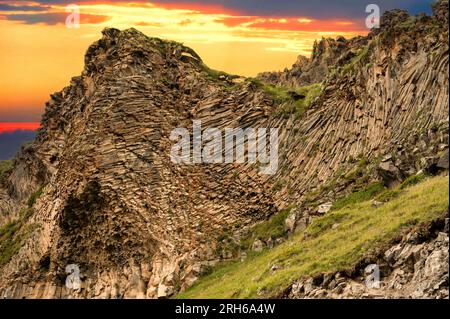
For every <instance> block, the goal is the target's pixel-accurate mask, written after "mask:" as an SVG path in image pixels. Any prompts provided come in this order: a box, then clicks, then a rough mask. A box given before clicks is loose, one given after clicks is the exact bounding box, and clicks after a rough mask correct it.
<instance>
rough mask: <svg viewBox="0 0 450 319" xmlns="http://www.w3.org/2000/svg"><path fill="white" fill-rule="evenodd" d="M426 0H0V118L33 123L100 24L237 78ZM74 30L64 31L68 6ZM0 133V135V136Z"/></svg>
mask: <svg viewBox="0 0 450 319" xmlns="http://www.w3.org/2000/svg"><path fill="white" fill-rule="evenodd" d="M430 2H431V0H381V1H373V0H367V1H358V0H342V1H311V0H307V1H306V0H291V1H287V0H249V1H245V0H228V1H227V0H213V1H202V0H187V1H184V0H172V1H171V0H167V1H165V0H154V1H150V2H149V1H93V0H90V1H76V0H72V1H63V0H49V1H2V0H0V73H1V76H0V122H35V121H39V119H40V116H41V114H42V112H43V110H44V103H45V101H46V100H48V97H49V95H50V94H51V93H53V92H55V91H59V90H61V89H62V88H63V87H64V86H66V85H67V84H68V83H69V80H70V78H71V77H73V76H76V75H79V74H80V72H81V70H82V68H83V58H84V53H85V51H86V49H87V47H88V46H89V45H90V44H91V43H92V42H94V41H96V40H97V39H98V38H99V37H100V36H101V34H100V31H101V30H102V29H103V28H105V27H107V26H108V27H116V28H119V29H125V28H129V27H135V28H137V29H139V30H141V31H142V32H144V33H145V34H147V35H149V36H156V37H160V38H163V39H171V40H176V41H179V42H183V43H184V44H185V45H187V46H190V47H192V48H193V49H194V50H196V51H197V53H199V55H200V56H201V57H202V58H203V60H204V61H205V63H206V64H208V65H209V66H210V67H212V68H215V69H220V70H224V71H227V72H230V73H235V74H241V75H245V76H254V75H256V74H257V73H258V72H262V71H269V70H281V69H284V68H285V67H290V66H291V65H292V64H293V63H294V62H295V60H296V58H297V56H298V55H299V54H303V55H307V56H308V55H309V54H310V50H311V47H312V44H313V42H314V40H315V39H320V38H321V37H336V36H337V35H343V36H345V37H353V36H355V35H358V34H366V33H367V32H368V30H367V29H366V27H365V25H364V21H365V18H366V16H367V13H366V12H365V8H366V6H367V5H368V4H370V3H377V4H378V5H379V6H380V8H381V11H385V10H388V9H392V8H403V9H407V10H409V11H410V12H411V13H414V14H415V13H418V12H429V8H428V7H429V3H430ZM70 3H74V4H77V5H79V6H80V13H81V26H80V28H79V29H73V28H72V29H69V28H67V27H66V26H65V20H66V17H67V15H68V13H66V10H65V9H66V5H67V4H70ZM0 132H1V130H0Z"/></svg>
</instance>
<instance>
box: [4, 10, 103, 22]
mask: <svg viewBox="0 0 450 319" xmlns="http://www.w3.org/2000/svg"><path fill="white" fill-rule="evenodd" d="M2 18H4V19H6V20H11V21H20V22H22V23H25V24H36V23H45V24H48V25H55V24H59V23H65V21H66V18H67V13H65V12H52V13H36V14H19V13H15V14H5V15H3V16H2ZM109 19H110V17H107V16H102V15H94V14H80V23H82V24H89V23H90V24H97V23H102V22H105V21H108V20H109Z"/></svg>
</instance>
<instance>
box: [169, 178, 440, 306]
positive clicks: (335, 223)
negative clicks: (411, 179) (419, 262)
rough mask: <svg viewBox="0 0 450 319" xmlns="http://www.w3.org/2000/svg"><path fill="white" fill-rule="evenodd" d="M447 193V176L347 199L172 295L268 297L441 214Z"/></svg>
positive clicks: (346, 265)
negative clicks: (375, 196) (378, 195)
mask: <svg viewBox="0 0 450 319" xmlns="http://www.w3.org/2000/svg"><path fill="white" fill-rule="evenodd" d="M374 188H375V187H374ZM397 190H398V191H400V189H399V188H398V189H397ZM448 196H449V183H448V177H447V176H440V177H433V178H429V179H426V180H425V181H422V182H421V183H419V184H417V185H414V186H411V187H408V188H406V189H404V190H402V191H401V192H400V193H398V196H397V197H394V198H392V199H391V200H390V201H389V202H387V203H385V204H383V205H381V206H378V207H374V206H373V205H372V202H371V201H363V202H357V203H356V202H355V203H353V204H349V205H347V206H345V207H344V208H342V209H339V210H335V211H332V212H330V213H328V214H326V215H324V216H322V217H319V218H316V219H315V220H314V221H313V223H312V224H311V225H310V226H309V227H308V228H307V229H306V230H305V231H303V232H298V233H296V234H294V235H293V236H292V237H290V238H289V239H288V240H287V241H286V242H284V243H283V244H281V245H279V246H276V247H275V248H273V249H270V250H263V251H262V252H261V253H254V254H250V255H249V257H248V258H247V259H245V260H244V261H242V262H233V263H229V264H226V265H223V266H221V267H219V268H218V269H216V270H215V271H213V272H212V273H211V274H209V275H207V276H205V277H202V278H201V279H200V280H199V281H198V282H197V283H196V284H195V285H194V286H193V287H191V288H190V289H188V290H187V291H185V292H183V293H181V294H179V295H178V296H177V297H178V298H263V297H272V296H276V295H278V294H280V293H281V292H282V291H284V290H285V289H286V288H287V287H288V286H289V285H290V284H291V283H292V282H293V281H295V280H297V279H299V278H301V277H303V276H314V275H316V274H319V273H328V272H335V271H339V270H345V269H351V268H353V267H354V266H355V265H356V264H357V263H358V261H360V260H362V259H363V258H364V257H365V256H367V255H370V254H373V253H375V252H376V251H377V249H379V247H382V246H383V245H386V244H388V243H389V242H390V241H392V240H393V239H395V238H397V237H398V236H400V235H402V234H404V233H405V232H407V231H409V230H410V229H411V228H412V227H414V226H417V225H419V224H421V223H426V222H430V221H432V220H435V219H438V218H442V217H444V216H446V212H447V211H448V206H449V200H448ZM274 265H276V266H277V267H276V268H277V270H275V271H273V270H272V267H273V266H274Z"/></svg>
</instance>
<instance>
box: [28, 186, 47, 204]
mask: <svg viewBox="0 0 450 319" xmlns="http://www.w3.org/2000/svg"><path fill="white" fill-rule="evenodd" d="M42 190H43V187H39V189H38V190H37V191H35V192H33V193H32V194H31V195H30V197H29V198H28V201H27V205H28V207H29V208H31V207H33V205H34V203H36V200H37V199H38V198H39V197H40V196H41V195H42Z"/></svg>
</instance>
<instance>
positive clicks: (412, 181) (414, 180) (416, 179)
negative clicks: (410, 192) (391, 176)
mask: <svg viewBox="0 0 450 319" xmlns="http://www.w3.org/2000/svg"><path fill="white" fill-rule="evenodd" d="M427 177H428V175H427V174H425V173H420V174H417V175H412V176H410V177H408V178H407V179H405V180H404V181H403V183H402V184H401V186H400V189H405V188H407V187H410V186H412V185H416V184H418V183H420V182H422V181H423V180H424V179H426V178H427Z"/></svg>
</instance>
